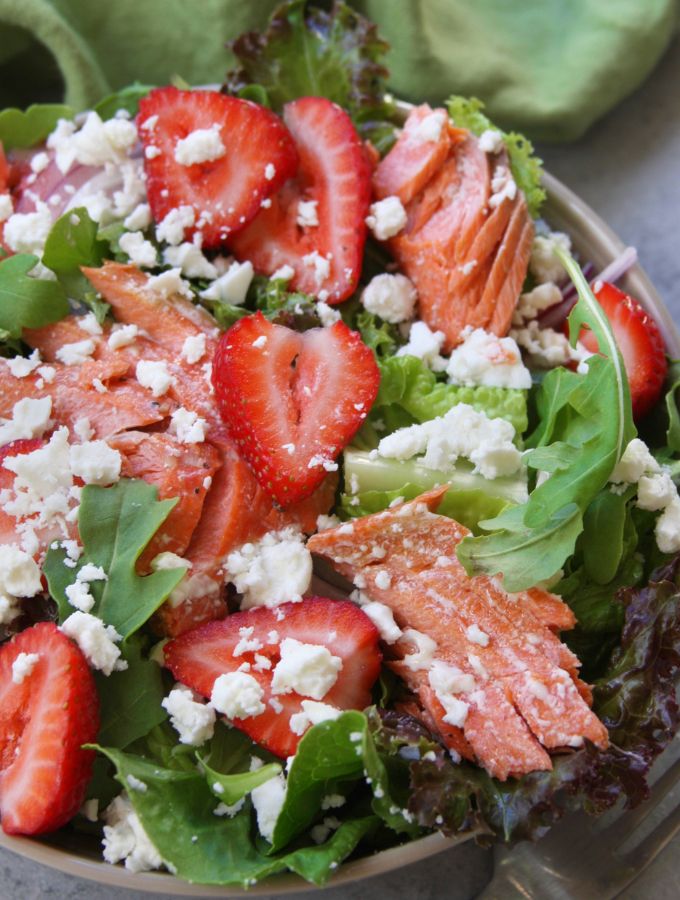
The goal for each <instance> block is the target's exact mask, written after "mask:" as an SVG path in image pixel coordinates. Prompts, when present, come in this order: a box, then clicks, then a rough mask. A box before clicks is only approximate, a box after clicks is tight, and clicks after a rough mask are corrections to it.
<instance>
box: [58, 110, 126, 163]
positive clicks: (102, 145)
mask: <svg viewBox="0 0 680 900" xmlns="http://www.w3.org/2000/svg"><path fill="white" fill-rule="evenodd" d="M136 143H137V129H136V128H135V125H134V123H133V122H128V121H126V120H125V119H116V118H113V119H108V120H107V121H106V122H103V121H102V120H101V118H100V117H99V115H98V114H97V113H96V112H94V111H92V112H88V113H87V115H86V117H85V121H84V122H83V124H82V126H81V127H80V128H79V129H78V128H77V125H76V123H75V122H71V121H69V120H67V119H60V120H59V122H58V123H57V127H56V128H55V130H54V131H53V132H52V134H50V135H49V137H48V138H47V146H48V148H49V149H50V150H54V151H55V161H56V164H57V168H58V169H59V171H60V172H61V173H62V174H63V175H66V173H67V172H68V171H69V170H70V168H71V167H72V166H73V164H74V163H80V164H81V165H84V166H103V165H105V164H106V163H115V164H118V165H120V164H121V163H122V162H124V160H125V158H126V156H127V154H128V153H129V151H130V150H131V149H132V148H133V147H134V145H135V144H136Z"/></svg>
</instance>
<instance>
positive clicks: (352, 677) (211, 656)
mask: <svg viewBox="0 0 680 900" xmlns="http://www.w3.org/2000/svg"><path fill="white" fill-rule="evenodd" d="M244 628H247V629H248V632H243V633H241V630H242V629H244ZM251 628H252V632H251V631H250V629H251ZM244 636H247V639H248V640H250V641H252V640H254V639H256V640H257V641H258V642H259V643H261V644H262V647H261V648H260V649H258V650H257V651H248V652H244V653H239V655H238V656H234V651H235V650H236V645H237V644H238V643H239V641H241V640H242V638H243V637H244ZM284 638H295V640H296V641H300V642H301V643H304V644H317V645H322V646H323V647H326V648H327V649H328V650H329V651H330V652H331V654H332V655H333V656H337V657H339V658H340V659H341V660H342V668H341V669H340V670H339V672H338V677H337V680H336V682H335V684H334V685H333V686H332V687H331V688H330V690H329V691H328V692H327V694H326V695H325V696H324V697H323V698H322V699H321V702H322V703H326V704H328V705H329V706H334V707H336V708H337V709H343V710H344V709H364V707H366V706H367V705H368V704H369V703H370V700H371V693H370V692H371V687H372V686H373V683H374V682H375V680H376V678H377V677H378V673H379V672H380V661H381V655H380V651H379V649H378V640H379V636H378V631H377V629H376V627H375V625H374V624H373V623H372V622H371V620H370V619H369V618H368V616H367V615H366V614H365V613H363V612H362V611H361V610H360V609H359V607H357V606H355V605H354V604H353V603H350V602H349V601H338V600H327V599H325V598H323V597H312V598H310V599H308V600H303V601H302V602H301V603H283V604H282V605H281V606H278V607H277V608H276V609H267V608H266V607H258V608H256V609H249V610H248V611H247V612H238V613H234V614H233V615H231V616H228V617H227V618H226V619H223V620H222V621H220V622H209V623H208V624H207V625H202V626H201V627H200V628H196V629H194V631H189V632H188V633H187V634H184V635H182V636H181V637H179V638H176V639H175V640H173V641H170V643H168V644H166V645H165V648H164V653H165V664H166V666H167V667H168V668H169V669H170V671H171V672H172V674H173V675H174V677H175V678H176V679H177V680H178V681H181V682H182V683H183V684H187V685H189V687H190V688H193V690H195V691H197V692H198V693H199V694H202V695H203V696H204V697H210V695H211V694H212V689H213V685H214V683H215V679H216V678H218V677H219V676H220V675H224V674H226V673H228V672H236V671H237V670H238V669H239V667H240V666H243V664H244V663H248V664H249V666H250V670H249V671H248V674H249V675H252V677H253V678H255V679H256V681H257V682H258V684H259V685H260V687H261V688H262V690H263V692H264V693H263V696H262V701H261V702H262V703H263V704H264V705H265V711H264V712H262V713H260V715H256V716H250V717H249V718H246V719H235V720H234V725H235V726H236V728H240V729H241V731H244V732H245V733H246V734H247V735H248V736H249V737H251V738H252V739H253V740H254V741H255V742H256V743H258V744H260V746H262V747H264V748H265V749H267V750H269V751H270V752H271V753H274V754H276V755H277V756H281V757H287V756H292V755H293V754H294V753H295V750H296V748H297V745H298V743H299V741H300V737H301V735H298V734H295V733H294V732H293V731H291V729H290V718H291V716H292V715H294V714H295V713H299V712H301V711H302V709H303V707H302V700H303V699H304V697H303V696H301V695H300V694H298V693H296V692H294V691H292V692H290V693H285V694H275V693H273V691H272V686H271V684H272V675H273V672H274V669H275V668H276V665H277V663H278V662H279V659H280V657H281V649H280V643H281V641H282V640H284ZM256 653H257V654H258V655H259V656H261V657H266V659H267V660H269V662H270V663H271V667H270V668H269V669H267V668H265V667H264V666H262V664H261V660H257V659H256V658H255V654H256ZM258 663H259V665H258ZM255 666H258V667H257V668H255ZM270 700H271V701H272V702H271V703H270V702H269V701H270Z"/></svg>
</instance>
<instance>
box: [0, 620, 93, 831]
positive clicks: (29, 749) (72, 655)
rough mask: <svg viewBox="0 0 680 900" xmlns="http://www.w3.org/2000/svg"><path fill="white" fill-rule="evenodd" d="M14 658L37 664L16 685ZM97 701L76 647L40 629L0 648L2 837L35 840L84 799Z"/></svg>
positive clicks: (44, 625) (51, 628)
mask: <svg viewBox="0 0 680 900" xmlns="http://www.w3.org/2000/svg"><path fill="white" fill-rule="evenodd" d="M20 653H26V654H38V660H37V661H36V662H35V665H34V667H33V669H32V671H31V672H30V674H26V675H25V677H24V679H23V681H22V682H21V683H20V684H17V683H15V681H14V680H13V677H12V675H13V673H12V664H13V663H14V661H15V660H16V659H17V657H18V656H19V654H20ZM98 728H99V699H98V697H97V690H96V688H95V684H94V679H93V677H92V673H91V671H90V669H89V666H88V664H87V661H86V660H85V657H84V656H83V654H82V653H81V651H80V650H79V649H78V647H77V646H76V645H75V644H74V643H73V641H71V640H70V639H69V638H67V637H66V635H65V634H63V633H62V632H61V631H59V629H58V628H57V626H56V625H55V624H54V623H53V622H40V623H39V624H38V625H34V626H33V627H32V628H28V629H26V631H22V632H21V633H20V634H17V635H16V636H15V637H13V638H12V639H11V640H10V641H8V642H7V643H6V644H4V645H3V646H2V647H0V815H1V816H2V827H3V829H4V831H6V832H7V833H8V834H42V833H43V832H46V831H54V830H55V829H56V828H60V827H61V826H62V825H64V824H65V823H66V822H68V821H69V819H71V818H72V817H73V816H74V815H75V814H76V813H77V812H78V809H79V808H80V806H81V805H82V802H83V800H84V798H85V790H86V788H87V783H88V781H89V780H90V777H91V775H92V763H93V760H94V753H93V752H92V751H89V750H83V749H81V747H82V745H83V744H86V743H88V742H90V741H94V740H96V738H97V731H98Z"/></svg>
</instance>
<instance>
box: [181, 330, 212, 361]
mask: <svg viewBox="0 0 680 900" xmlns="http://www.w3.org/2000/svg"><path fill="white" fill-rule="evenodd" d="M205 341H206V337H205V334H202V333H201V334H196V335H193V334H192V335H189V337H188V338H186V339H185V341H184V343H183V344H182V352H181V354H180V356H181V357H182V359H184V360H186V362H188V363H189V365H190V366H192V365H193V364H194V363H197V362H198V361H199V360H201V359H203V357H204V356H205V353H206V343H205Z"/></svg>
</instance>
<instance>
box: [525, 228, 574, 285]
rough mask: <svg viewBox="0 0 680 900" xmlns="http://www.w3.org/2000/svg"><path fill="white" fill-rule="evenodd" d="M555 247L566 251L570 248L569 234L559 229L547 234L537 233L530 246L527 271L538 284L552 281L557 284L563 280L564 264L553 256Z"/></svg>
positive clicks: (564, 273)
mask: <svg viewBox="0 0 680 900" xmlns="http://www.w3.org/2000/svg"><path fill="white" fill-rule="evenodd" d="M555 247H561V248H562V249H563V250H565V251H566V252H567V253H569V252H570V250H571V240H570V238H569V235H567V234H563V233H562V232H561V231H551V232H550V233H549V234H548V235H543V234H537V235H536V237H535V238H534V243H533V245H532V247H531V258H530V259H529V271H530V272H531V274H532V275H533V276H534V278H535V279H536V282H537V283H538V284H544V283H545V282H547V281H553V282H555V283H557V284H559V283H560V282H561V281H564V277H565V275H566V272H565V270H564V266H563V265H562V263H561V262H560V261H559V259H558V258H557V256H555Z"/></svg>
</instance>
